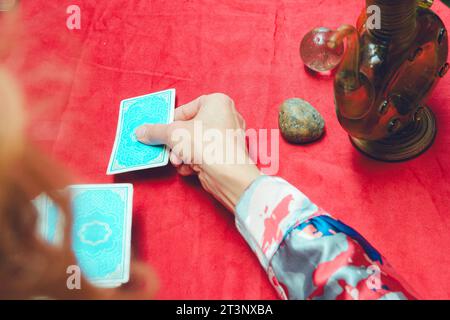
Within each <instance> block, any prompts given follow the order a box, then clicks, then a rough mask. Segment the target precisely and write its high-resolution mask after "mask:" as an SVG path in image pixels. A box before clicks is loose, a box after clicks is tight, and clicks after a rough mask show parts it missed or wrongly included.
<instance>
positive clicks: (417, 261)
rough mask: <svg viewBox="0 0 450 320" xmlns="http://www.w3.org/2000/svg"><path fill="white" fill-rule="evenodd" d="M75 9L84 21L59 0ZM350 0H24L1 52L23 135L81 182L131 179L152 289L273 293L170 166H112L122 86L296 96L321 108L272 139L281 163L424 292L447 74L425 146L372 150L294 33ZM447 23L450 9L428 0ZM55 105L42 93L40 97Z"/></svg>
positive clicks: (441, 256) (352, 13)
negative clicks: (306, 132)
mask: <svg viewBox="0 0 450 320" xmlns="http://www.w3.org/2000/svg"><path fill="white" fill-rule="evenodd" d="M71 4H77V5H79V6H80V8H81V17H82V26H81V30H74V31H70V30H68V29H67V28H66V18H67V16H68V15H67V14H66V8H67V6H68V5H71ZM362 6H363V1H361V0H358V1H357V0H345V1H344V0H333V1H331V0H328V1H306V0H296V1H292V0H284V1H282V0H278V1H275V0H257V1H244V0H240V1H239V0H226V1H213V0H211V1H206V0H203V1H201V0H190V1H189V0H184V1H181V0H177V1H175V0H174V1H163V0H154V1H144V0H142V1H138V0H133V1H119V0H108V1H106V0H105V1H98V0H96V1H94V0H78V1H72V0H70V1H65V0H64V1H44V0H33V1H23V2H22V8H23V10H22V16H23V20H24V23H23V34H24V37H23V39H22V41H21V42H20V43H19V47H17V49H16V51H15V53H14V56H12V57H11V58H10V61H9V63H10V67H11V69H13V70H15V72H16V74H17V75H19V77H20V78H21V80H22V81H23V83H24V87H25V89H26V93H27V95H28V100H27V103H28V106H29V109H30V111H31V112H32V113H31V117H30V118H31V120H32V122H31V134H32V138H33V139H34V140H36V141H38V142H39V143H40V144H41V145H43V146H44V148H45V149H46V150H48V151H49V152H51V153H52V154H53V155H54V156H55V157H56V158H58V159H60V160H61V161H62V162H63V163H65V164H66V165H67V167H68V168H69V169H71V170H72V171H73V172H74V173H75V174H76V175H77V177H78V181H79V182H86V183H107V182H112V181H116V182H131V183H133V184H134V187H135V200H134V217H133V219H134V220H133V224H134V228H133V243H134V245H135V248H136V251H137V253H138V255H139V256H140V257H141V258H142V259H144V260H145V261H147V262H148V263H149V264H151V265H152V266H153V267H154V269H155V271H156V273H157V274H158V276H159V280H160V285H161V289H160V291H159V293H158V296H157V297H158V298H161V299H167V298H193V299H197V298H198V299H222V298H224V299H261V298H264V299H272V298H276V296H275V293H274V291H273V290H272V288H271V287H270V285H269V282H268V281H267V279H266V275H265V273H264V272H263V270H262V269H261V267H260V266H259V264H258V262H257V259H256V258H255V257H254V256H253V254H252V252H251V251H250V250H249V249H248V247H247V245H246V243H245V242H244V240H243V239H242V238H241V236H240V235H239V234H238V232H237V231H236V229H235V227H234V221H233V217H232V216H231V215H230V214H229V213H227V212H226V211H225V210H224V209H223V208H222V207H221V206H220V205H219V204H218V203H217V202H216V201H214V200H213V199H212V198H211V197H210V196H208V195H207V194H206V193H205V192H203V191H202V189H201V187H200V185H199V183H198V182H197V181H196V179H195V178H189V179H185V178H181V177H179V176H177V175H176V172H175V171H174V169H173V168H171V167H167V168H160V169H155V170H147V171H144V172H139V173H132V174H126V175H122V176H120V177H116V178H113V177H108V176H106V175H105V171H106V167H107V163H108V159H109V155H110V152H111V148H112V144H113V140H114V135H115V130H116V122H117V115H118V107H119V102H120V100H122V99H124V98H128V97H133V96H138V95H142V94H145V93H149V92H153V91H158V90H162V89H166V88H172V87H174V88H176V89H177V104H178V105H180V104H183V103H186V102H188V101H190V100H192V99H194V98H196V97H197V96H199V95H201V94H204V93H211V92H225V93H227V94H229V95H230V96H231V97H232V98H233V99H234V100H235V102H236V105H237V108H238V109H239V110H240V111H241V112H242V114H243V115H244V117H245V119H246V120H247V124H248V127H251V128H277V127H278V125H277V115H278V106H279V104H280V103H281V102H282V101H283V100H284V99H286V98H291V97H301V98H304V99H306V100H308V101H309V102H311V103H312V104H313V105H314V106H315V107H316V108H317V109H318V110H319V111H320V112H321V113H322V114H323V116H324V118H325V121H326V130H327V132H326V135H325V137H324V138H323V139H322V140H321V141H320V142H318V143H315V144H311V145H307V146H293V145H289V144H287V143H286V142H285V141H283V140H280V170H279V175H280V176H281V177H283V178H286V179H287V180H289V181H290V182H291V183H293V184H294V185H295V186H297V187H298V188H300V189H301V190H302V191H303V192H304V193H306V194H307V195H309V196H310V198H311V199H312V200H313V201H314V202H315V203H317V204H319V205H320V206H322V207H323V208H325V209H326V210H327V211H329V212H331V213H333V214H334V215H335V216H336V217H338V218H340V219H342V220H343V221H345V222H347V223H348V224H349V225H351V226H353V227H354V228H356V229H357V230H359V231H360V232H361V233H362V234H363V235H364V236H365V237H366V238H367V239H368V240H369V241H370V242H371V243H372V244H373V245H374V246H375V247H376V248H378V249H379V250H380V251H381V252H382V253H383V254H384V255H385V256H386V257H387V258H388V260H389V261H390V262H391V264H392V265H393V266H394V267H395V268H396V269H397V271H398V272H399V273H400V274H401V275H402V277H403V278H404V279H405V280H406V281H407V282H408V283H409V284H410V285H411V286H412V287H413V288H414V289H416V290H417V291H418V292H419V293H420V294H421V295H422V296H423V297H424V298H430V299H431V298H439V299H444V298H446V299H449V298H450V288H449V284H450V272H449V270H450V268H449V266H450V255H449V253H450V252H449V246H450V235H449V232H448V230H449V227H450V218H449V216H450V215H449V213H448V209H449V200H448V199H449V195H450V187H449V182H448V179H449V172H450V166H449V153H448V147H449V144H450V132H449V128H448V123H449V118H450V110H449V109H450V103H449V98H450V90H449V88H450V77H449V76H447V77H446V78H444V79H443V80H442V81H441V82H440V83H439V85H438V87H437V88H436V90H435V92H434V94H433V96H432V98H431V99H430V100H429V105H430V106H431V107H432V109H433V111H434V112H435V113H436V116H437V121H438V127H439V133H438V136H437V139H436V142H435V144H434V145H433V147H432V148H431V149H430V150H429V151H428V152H427V153H426V154H424V155H422V156H421V157H419V158H417V159H415V160H412V161H409V162H405V163H399V164H387V163H380V162H376V161H373V160H370V159H368V158H366V157H364V156H362V155H361V154H359V153H358V152H357V151H356V150H355V149H354V148H353V147H352V146H351V144H350V143H349V141H348V138H347V135H346V133H345V132H344V130H343V129H342V128H341V127H340V126H339V124H338V121H337V119H336V116H335V112H334V104H333V91H332V81H331V79H329V78H315V77H313V76H311V75H309V74H308V73H306V72H305V70H304V68H303V64H302V62H301V60H300V57H299V53H298V47H299V42H300V40H301V38H302V37H303V35H304V34H305V33H306V32H308V31H309V30H310V29H311V28H313V27H316V26H328V27H332V28H335V27H337V26H339V25H340V24H342V23H353V24H354V23H355V21H356V18H357V16H358V15H359V12H360V10H361V9H362ZM434 9H435V11H437V12H438V13H439V14H440V16H441V18H442V19H443V20H444V22H446V23H447V25H448V24H450V10H449V9H446V8H445V7H444V6H443V5H441V4H440V3H438V4H436V5H435V8H434ZM50 106H51V107H50Z"/></svg>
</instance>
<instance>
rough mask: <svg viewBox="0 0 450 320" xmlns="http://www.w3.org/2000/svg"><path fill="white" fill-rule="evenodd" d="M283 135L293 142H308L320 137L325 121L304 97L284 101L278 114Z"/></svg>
mask: <svg viewBox="0 0 450 320" xmlns="http://www.w3.org/2000/svg"><path fill="white" fill-rule="evenodd" d="M278 125H279V127H280V130H281V135H282V136H283V137H284V138H285V139H286V140H287V141H289V142H291V143H297V144H302V143H308V142H312V141H315V140H317V139H319V138H320V137H321V136H322V134H323V131H324V127H325V121H324V120H323V118H322V116H321V115H320V113H319V112H318V111H317V110H316V109H314V107H313V106H312V105H310V104H309V103H308V102H306V101H305V100H303V99H299V98H292V99H288V100H286V101H284V102H283V104H282V105H281V106H280V112H279V114H278Z"/></svg>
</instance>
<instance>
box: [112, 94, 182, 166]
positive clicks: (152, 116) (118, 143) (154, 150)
mask: <svg viewBox="0 0 450 320" xmlns="http://www.w3.org/2000/svg"><path fill="white" fill-rule="evenodd" d="M174 110H175V89H169V90H165V91H160V92H156V93H152V94H147V95H144V96H140V97H136V98H130V99H126V100H123V101H122V102H121V104H120V110H119V121H118V125H117V132H116V139H115V141H114V147H113V150H112V153H111V158H110V160H109V164H108V169H107V172H106V173H107V174H109V175H111V174H117V173H122V172H128V171H135V170H142V169H148V168H154V167H162V166H165V165H167V163H168V161H169V150H168V149H167V147H165V146H147V145H144V144H142V143H140V142H139V141H137V139H136V135H135V131H136V129H137V128H138V127H139V126H141V125H143V124H146V123H148V124H168V123H171V122H172V121H173V116H174Z"/></svg>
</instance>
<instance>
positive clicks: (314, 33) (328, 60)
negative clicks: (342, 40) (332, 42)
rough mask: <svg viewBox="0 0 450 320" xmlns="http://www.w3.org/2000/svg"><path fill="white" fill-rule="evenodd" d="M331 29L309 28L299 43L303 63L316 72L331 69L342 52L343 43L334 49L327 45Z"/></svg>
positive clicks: (339, 59) (338, 60) (331, 32)
mask: <svg viewBox="0 0 450 320" xmlns="http://www.w3.org/2000/svg"><path fill="white" fill-rule="evenodd" d="M332 34H333V30H330V29H328V28H325V27H320V28H316V29H313V30H311V31H310V32H308V33H307V34H306V35H305V37H304V38H303V40H302V42H301V44H300V56H301V58H302V60H303V62H304V63H305V65H306V66H307V67H308V68H310V69H311V70H314V71H316V72H326V71H330V70H333V69H334V68H336V66H337V65H338V64H339V62H340V61H341V59H342V55H343V53H344V45H343V44H341V45H340V46H337V47H336V48H334V49H331V48H329V47H328V44H327V42H328V40H329V39H330V37H331V35H332Z"/></svg>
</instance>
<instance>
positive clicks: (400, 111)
mask: <svg viewBox="0 0 450 320" xmlns="http://www.w3.org/2000/svg"><path fill="white" fill-rule="evenodd" d="M426 2H428V1H426ZM419 3H420V4H421V5H419ZM424 3H425V2H424V1H418V0H401V1H400V0H366V8H364V10H363V12H362V14H361V16H360V17H359V19H358V22H357V25H356V28H355V27H353V26H350V25H343V26H341V27H340V28H339V29H338V30H336V31H335V33H334V34H333V36H332V37H331V38H330V41H329V46H330V47H334V46H337V45H341V44H342V43H343V42H345V41H344V40H345V39H346V52H345V53H344V57H343V59H342V62H341V64H340V65H339V67H338V70H337V73H336V78H335V82H334V91H335V102H336V112H337V116H338V119H339V122H340V124H341V125H342V127H343V128H344V129H345V130H346V131H347V132H348V133H349V135H350V138H351V140H352V142H353V144H354V145H355V146H356V147H357V148H358V149H359V150H361V151H362V152H364V153H365V154H367V155H369V156H371V157H374V158H376V159H379V160H385V161H401V160H406V159H410V158H412V157H415V156H417V155H419V154H420V153H422V152H423V151H425V150H426V149H427V148H428V147H429V146H430V145H431V144H432V143H433V140H434V137H435V134H436V124H435V118H434V115H433V113H432V112H431V110H430V109H429V108H428V107H427V106H426V105H425V103H424V101H425V99H426V98H427V97H428V96H429V94H430V93H431V91H432V90H433V88H434V86H435V85H436V83H437V81H438V80H439V78H441V77H443V76H444V75H445V73H446V72H447V71H448V69H449V64H448V63H447V56H448V37H447V31H446V29H445V26H444V24H443V22H442V21H441V19H440V18H439V17H438V16H437V15H436V14H435V13H434V12H433V11H431V10H430V9H429V8H426V7H428V5H423V4H424ZM373 5H376V6H377V8H379V13H380V18H381V19H380V21H381V23H380V24H379V25H378V28H376V24H373V23H370V24H369V20H368V19H373V16H371V15H370V12H371V10H372V8H374V7H373ZM367 9H369V10H367ZM367 12H369V14H367ZM374 14H376V11H374ZM373 21H376V20H370V22H373ZM374 26H375V27H374Z"/></svg>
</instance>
